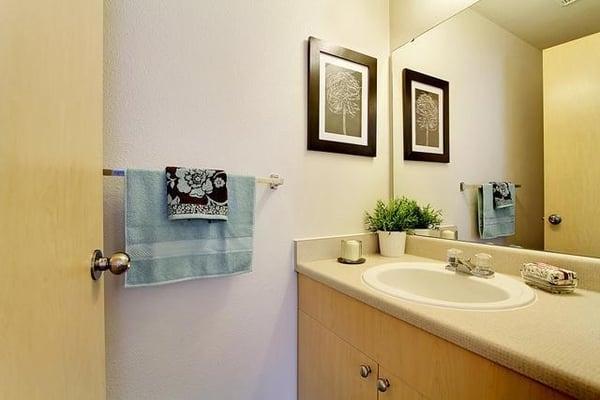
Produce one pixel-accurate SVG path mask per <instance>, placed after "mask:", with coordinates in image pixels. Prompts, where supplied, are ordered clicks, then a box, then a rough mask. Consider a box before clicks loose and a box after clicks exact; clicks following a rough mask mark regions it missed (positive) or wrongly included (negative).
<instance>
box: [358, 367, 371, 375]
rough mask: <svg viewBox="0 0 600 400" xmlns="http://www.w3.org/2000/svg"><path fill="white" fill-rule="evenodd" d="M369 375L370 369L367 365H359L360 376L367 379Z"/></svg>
mask: <svg viewBox="0 0 600 400" xmlns="http://www.w3.org/2000/svg"><path fill="white" fill-rule="evenodd" d="M369 375H371V367H369V366H368V365H361V366H360V376H361V377H363V378H367V377H368V376H369Z"/></svg>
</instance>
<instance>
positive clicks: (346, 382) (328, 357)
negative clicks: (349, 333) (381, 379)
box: [298, 311, 378, 400]
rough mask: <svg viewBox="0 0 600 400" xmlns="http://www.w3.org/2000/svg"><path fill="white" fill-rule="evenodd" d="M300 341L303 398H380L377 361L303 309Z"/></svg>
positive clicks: (300, 388)
mask: <svg viewBox="0 0 600 400" xmlns="http://www.w3.org/2000/svg"><path fill="white" fill-rule="evenodd" d="M298 343H299V348H298V399H299V400H377V389H376V387H377V385H376V383H377V372H378V371H377V364H376V363H375V362H374V361H373V360H372V359H370V358H369V357H367V356H365V355H364V354H363V353H361V352H360V351H358V350H357V349H355V348H354V347H352V346H351V345H350V344H348V343H346V342H345V341H343V340H342V339H340V338H339V337H338V336H336V335H335V334H334V333H332V332H331V331H329V330H328V329H326V328H324V327H323V326H322V325H321V324H320V323H319V322H317V321H316V320H314V319H313V318H311V317H309V316H308V315H307V314H305V313H304V312H302V311H299V312H298ZM361 366H365V367H369V368H370V369H371V372H370V373H369V374H368V376H367V377H364V378H363V377H362V376H361Z"/></svg>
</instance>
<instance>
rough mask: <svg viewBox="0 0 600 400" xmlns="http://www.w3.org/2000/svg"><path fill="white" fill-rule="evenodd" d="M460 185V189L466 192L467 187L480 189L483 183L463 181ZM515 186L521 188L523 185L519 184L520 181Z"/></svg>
mask: <svg viewBox="0 0 600 400" xmlns="http://www.w3.org/2000/svg"><path fill="white" fill-rule="evenodd" d="M458 185H459V186H458V187H459V188H460V191H461V192H464V191H465V190H467V189H479V188H480V187H481V185H472V184H466V183H464V182H461V183H459V184H458ZM515 187H516V188H520V187H521V185H520V184H518V183H515Z"/></svg>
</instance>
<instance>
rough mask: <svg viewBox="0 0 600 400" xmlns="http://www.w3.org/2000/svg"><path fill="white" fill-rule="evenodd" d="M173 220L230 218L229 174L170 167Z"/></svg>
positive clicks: (168, 198)
mask: <svg viewBox="0 0 600 400" xmlns="http://www.w3.org/2000/svg"><path fill="white" fill-rule="evenodd" d="M165 177H166V179H167V209H168V214H169V219H211V220H213V219H217V220H227V215H228V214H229V206H228V201H227V174H226V173H225V171H223V170H219V169H195V168H181V167H167V168H166V169H165Z"/></svg>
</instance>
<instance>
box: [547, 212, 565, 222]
mask: <svg viewBox="0 0 600 400" xmlns="http://www.w3.org/2000/svg"><path fill="white" fill-rule="evenodd" d="M548 222H550V223H551V224H552V225H560V223H561V222H562V217H561V216H560V215H558V214H552V215H550V216H549V217H548Z"/></svg>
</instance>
